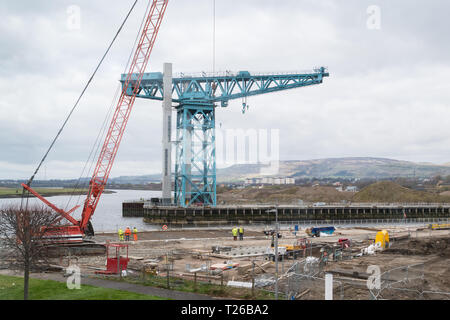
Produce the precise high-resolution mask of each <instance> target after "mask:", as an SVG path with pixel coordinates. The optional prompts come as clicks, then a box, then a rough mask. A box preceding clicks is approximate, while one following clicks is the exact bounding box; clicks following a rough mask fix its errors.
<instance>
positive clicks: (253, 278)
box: [252, 261, 255, 297]
mask: <svg viewBox="0 0 450 320" xmlns="http://www.w3.org/2000/svg"><path fill="white" fill-rule="evenodd" d="M252 263H253V270H252V297H254V296H255V261H252Z"/></svg>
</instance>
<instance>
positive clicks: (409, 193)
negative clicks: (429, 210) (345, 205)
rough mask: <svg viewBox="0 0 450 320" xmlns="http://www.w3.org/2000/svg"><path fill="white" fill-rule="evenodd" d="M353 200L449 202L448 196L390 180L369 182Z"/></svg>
mask: <svg viewBox="0 0 450 320" xmlns="http://www.w3.org/2000/svg"><path fill="white" fill-rule="evenodd" d="M352 201H353V202H385V203H386V202H387V203H395V202H409V203H418V202H427V203H433V202H434V203H435V202H450V197H449V196H441V195H439V194H433V193H429V192H423V191H417V190H412V189H408V188H405V187H402V186H401V185H399V184H397V183H394V182H391V181H381V182H377V183H374V184H371V185H369V186H367V187H365V188H364V189H362V190H361V191H360V192H358V193H357V194H355V196H354V197H353V198H352Z"/></svg>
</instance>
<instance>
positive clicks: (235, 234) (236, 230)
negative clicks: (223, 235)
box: [231, 228, 238, 237]
mask: <svg viewBox="0 0 450 320" xmlns="http://www.w3.org/2000/svg"><path fill="white" fill-rule="evenodd" d="M231 232H232V233H233V237H237V234H238V229H237V228H233V230H231Z"/></svg>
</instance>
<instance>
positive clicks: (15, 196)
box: [0, 189, 117, 199]
mask: <svg viewBox="0 0 450 320" xmlns="http://www.w3.org/2000/svg"><path fill="white" fill-rule="evenodd" d="M18 190H20V189H18ZM37 191H38V192H39V190H37ZM86 193H87V190H84V191H75V192H73V191H67V192H47V191H46V192H42V193H39V194H40V195H41V196H43V197H45V198H50V197H56V196H71V195H74V196H79V195H86ZM103 193H105V194H113V193H117V192H116V191H112V190H105V191H104V192H103ZM21 197H22V193H21V192H20V193H16V194H0V199H18V198H21ZM30 198H34V196H31V197H30Z"/></svg>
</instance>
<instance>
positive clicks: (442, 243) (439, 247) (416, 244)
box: [383, 237, 450, 258]
mask: <svg viewBox="0 0 450 320" xmlns="http://www.w3.org/2000/svg"><path fill="white" fill-rule="evenodd" d="M449 242H450V237H448V238H440V239H412V240H410V241H407V242H399V243H395V245H394V246H393V247H391V248H389V249H387V250H385V251H383V253H384V254H393V253H396V254H403V255H431V254H436V255H438V256H440V257H443V258H450V245H449Z"/></svg>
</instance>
